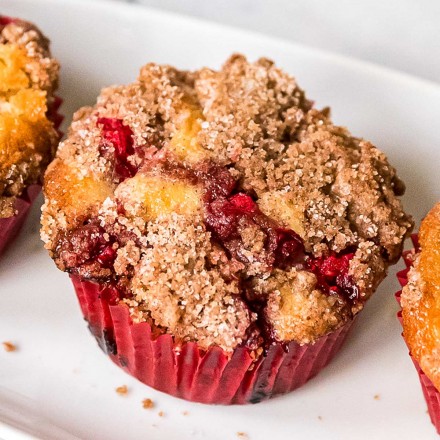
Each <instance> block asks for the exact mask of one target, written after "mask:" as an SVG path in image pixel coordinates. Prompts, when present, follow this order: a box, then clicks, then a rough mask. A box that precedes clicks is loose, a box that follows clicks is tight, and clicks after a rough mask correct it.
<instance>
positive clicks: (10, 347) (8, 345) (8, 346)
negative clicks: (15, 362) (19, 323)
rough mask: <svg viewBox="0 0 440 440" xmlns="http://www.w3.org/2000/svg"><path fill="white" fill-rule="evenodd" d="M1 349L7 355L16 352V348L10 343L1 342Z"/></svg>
mask: <svg viewBox="0 0 440 440" xmlns="http://www.w3.org/2000/svg"><path fill="white" fill-rule="evenodd" d="M3 348H4V349H5V351H7V352H8V353H9V352H11V351H17V346H16V345H15V344H13V343H12V342H9V341H5V342H3Z"/></svg>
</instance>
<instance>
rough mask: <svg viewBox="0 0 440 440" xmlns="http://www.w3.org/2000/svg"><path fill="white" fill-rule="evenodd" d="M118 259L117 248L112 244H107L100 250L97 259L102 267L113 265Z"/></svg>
mask: <svg viewBox="0 0 440 440" xmlns="http://www.w3.org/2000/svg"><path fill="white" fill-rule="evenodd" d="M115 259H116V250H115V249H113V246H112V245H111V244H109V245H107V246H105V247H104V248H103V249H102V250H101V251H99V253H98V255H97V257H96V261H98V263H99V264H100V265H101V266H102V267H107V268H108V267H112V265H113V263H114V261H115Z"/></svg>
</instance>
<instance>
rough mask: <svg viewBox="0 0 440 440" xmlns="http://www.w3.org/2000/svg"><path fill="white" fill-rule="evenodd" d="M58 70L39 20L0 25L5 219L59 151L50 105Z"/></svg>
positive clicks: (1, 207)
mask: <svg viewBox="0 0 440 440" xmlns="http://www.w3.org/2000/svg"><path fill="white" fill-rule="evenodd" d="M0 18H1V17H0ZM58 71H59V65H58V63H57V61H56V60H54V59H53V58H51V55H50V51H49V41H48V40H47V38H46V37H45V36H44V35H43V34H42V33H41V32H40V31H39V30H38V29H37V28H36V27H35V26H34V25H32V24H31V23H28V22H25V21H22V20H16V19H14V20H12V21H10V22H7V21H5V22H3V23H2V24H0V109H1V112H0V146H1V148H0V218H7V217H11V216H13V215H14V214H15V210H14V204H15V200H16V197H18V196H20V195H21V194H22V192H23V190H24V189H25V188H26V187H27V186H29V185H30V184H34V183H38V182H40V180H41V174H42V172H43V171H44V169H45V168H46V166H47V164H48V163H49V161H50V160H51V159H52V157H53V155H54V153H55V148H56V145H57V143H58V137H59V135H58V133H57V131H56V129H55V128H54V123H53V122H52V121H51V117H52V116H51V114H50V110H51V107H52V105H53V104H54V95H53V93H54V91H55V89H56V88H57V86H58Z"/></svg>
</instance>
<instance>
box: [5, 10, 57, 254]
mask: <svg viewBox="0 0 440 440" xmlns="http://www.w3.org/2000/svg"><path fill="white" fill-rule="evenodd" d="M1 19H4V20H6V19H8V20H10V21H12V19H9V18H8V17H1V16H0V20H1ZM62 102H63V101H62V99H61V98H59V97H57V96H56V97H55V98H54V101H53V103H52V104H51V106H50V109H49V110H48V112H47V117H48V118H49V119H50V120H51V121H52V122H53V124H54V127H55V129H56V131H57V133H58V136H59V139H61V137H62V136H63V133H62V132H61V131H60V125H61V123H62V122H63V119H64V117H63V116H62V115H61V114H60V113H58V109H59V108H60V106H61V104H62ZM40 192H41V185H38V184H36V185H29V186H28V187H27V188H25V190H24V191H23V193H22V194H21V195H20V196H19V197H17V198H16V200H15V204H14V210H15V215H13V216H12V217H8V218H2V219H0V256H1V255H2V253H3V252H4V251H5V250H6V249H7V247H8V246H9V245H10V244H11V243H12V242H13V241H14V239H15V238H16V237H17V235H18V234H19V233H20V230H21V228H22V226H23V223H24V222H25V220H26V218H27V216H28V214H29V210H30V208H31V206H32V203H33V202H34V200H35V199H36V198H37V196H38V194H39V193H40Z"/></svg>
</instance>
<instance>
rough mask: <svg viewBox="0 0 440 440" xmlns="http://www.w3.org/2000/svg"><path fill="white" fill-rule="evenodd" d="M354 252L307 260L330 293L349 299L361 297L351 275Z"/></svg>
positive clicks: (322, 285) (319, 281) (322, 286)
mask: <svg viewBox="0 0 440 440" xmlns="http://www.w3.org/2000/svg"><path fill="white" fill-rule="evenodd" d="M353 257H354V253H353V252H349V253H346V254H342V255H338V254H336V253H332V254H331V255H329V256H327V257H322V258H316V259H312V258H309V259H308V260H307V266H308V268H309V269H310V270H311V271H312V272H313V273H314V274H315V275H316V276H317V278H318V284H319V286H320V288H321V289H322V290H324V291H327V292H328V293H329V294H335V295H339V296H343V297H344V298H345V299H346V300H347V301H349V302H354V301H356V300H358V299H359V289H358V287H357V286H356V284H355V282H354V280H353V277H352V276H351V275H349V273H348V271H349V266H350V260H352V259H353Z"/></svg>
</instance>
